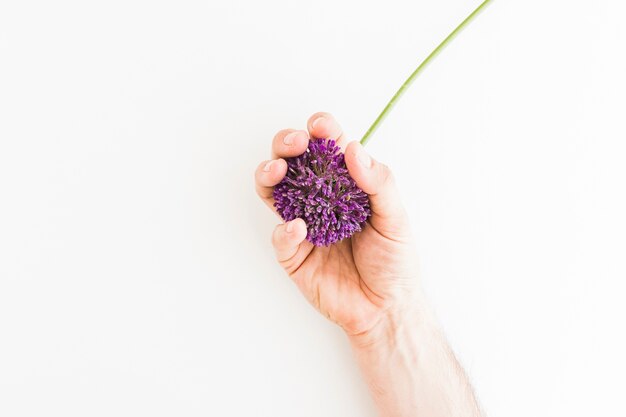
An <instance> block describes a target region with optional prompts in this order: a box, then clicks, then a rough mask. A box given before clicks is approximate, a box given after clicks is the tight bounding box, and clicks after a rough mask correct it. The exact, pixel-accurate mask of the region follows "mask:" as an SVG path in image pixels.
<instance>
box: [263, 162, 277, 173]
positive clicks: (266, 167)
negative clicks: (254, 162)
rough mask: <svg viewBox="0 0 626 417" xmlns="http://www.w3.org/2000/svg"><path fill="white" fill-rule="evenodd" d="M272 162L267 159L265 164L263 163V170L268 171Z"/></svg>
mask: <svg viewBox="0 0 626 417" xmlns="http://www.w3.org/2000/svg"><path fill="white" fill-rule="evenodd" d="M273 163H274V161H269V162H268V163H267V164H265V166H264V167H263V171H265V172H270V167H271V166H272V164H273Z"/></svg>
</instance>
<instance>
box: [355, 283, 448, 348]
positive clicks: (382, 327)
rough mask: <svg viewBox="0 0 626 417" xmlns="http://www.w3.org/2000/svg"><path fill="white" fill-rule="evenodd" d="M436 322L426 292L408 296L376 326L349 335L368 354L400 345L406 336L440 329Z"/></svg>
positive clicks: (391, 309) (387, 312)
mask: <svg viewBox="0 0 626 417" xmlns="http://www.w3.org/2000/svg"><path fill="white" fill-rule="evenodd" d="M436 327H437V326H436V323H435V320H434V317H433V314H432V311H431V309H430V306H429V304H428V303H427V301H426V299H425V297H424V295H423V293H421V292H419V294H416V295H413V296H411V297H407V298H406V299H405V300H402V301H398V302H396V303H394V304H393V305H392V306H390V307H389V308H387V309H385V310H384V311H382V312H381V314H380V317H379V319H378V321H377V322H376V323H374V325H373V326H372V327H371V328H369V329H367V330H365V331H362V332H360V333H357V334H348V339H349V340H350V343H351V345H352V347H353V348H354V349H356V350H361V351H368V350H377V349H381V348H385V347H391V346H396V345H397V344H398V342H399V340H400V339H402V338H403V337H404V336H406V335H409V334H410V335H415V334H419V333H422V332H421V331H424V330H425V331H428V330H429V329H432V330H434V329H436Z"/></svg>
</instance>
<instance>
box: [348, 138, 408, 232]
mask: <svg viewBox="0 0 626 417" xmlns="http://www.w3.org/2000/svg"><path fill="white" fill-rule="evenodd" d="M345 161H346V165H347V167H348V171H349V172H350V176H351V177H352V178H353V179H354V181H355V182H356V185H357V186H358V187H359V188H360V189H362V190H363V191H365V193H367V194H368V195H369V199H370V206H371V209H372V217H371V219H370V224H371V225H372V226H373V227H374V229H376V230H377V231H378V232H379V233H380V234H382V235H383V236H385V237H388V238H391V239H401V238H404V237H408V235H409V234H410V227H409V224H408V219H407V215H406V211H405V210H404V207H403V205H402V201H401V199H400V194H399V192H398V189H397V187H396V183H395V180H394V176H393V173H392V172H391V170H390V169H389V167H388V166H387V165H385V164H382V163H380V162H378V161H376V160H375V159H374V158H372V157H371V156H369V155H368V154H367V152H365V149H363V146H362V145H361V144H360V143H359V142H356V141H354V142H350V143H349V144H348V146H347V147H346V152H345Z"/></svg>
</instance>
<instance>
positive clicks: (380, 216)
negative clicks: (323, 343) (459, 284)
mask: <svg viewBox="0 0 626 417" xmlns="http://www.w3.org/2000/svg"><path fill="white" fill-rule="evenodd" d="M316 138H329V139H335V140H336V141H337V143H338V145H339V146H340V147H341V148H342V150H343V151H344V153H345V161H346V165H347V167H348V171H349V172H350V175H351V176H352V178H353V179H354V180H355V182H356V183H357V185H358V186H359V187H360V188H361V189H362V190H363V191H365V192H366V193H367V194H368V195H369V199H370V205H371V210H372V216H371V217H370V219H369V220H368V222H367V224H366V225H365V228H364V229H363V231H362V232H360V233H356V234H355V235H353V236H352V238H351V239H346V240H343V241H341V242H338V243H336V244H334V245H331V246H330V247H315V246H314V245H313V244H311V243H310V242H308V241H307V240H305V237H306V225H305V223H304V221H303V220H302V219H295V220H293V221H291V222H288V223H283V224H279V225H278V226H276V228H275V230H274V232H273V235H272V244H273V246H274V249H275V252H276V259H277V260H278V262H279V263H280V265H281V266H282V267H283V268H284V269H285V271H286V272H287V274H289V276H290V277H291V279H292V280H293V282H294V283H295V284H296V285H297V286H298V288H299V289H300V291H301V292H302V294H303V295H304V297H305V298H306V299H307V300H308V301H309V302H310V303H311V304H312V305H313V306H314V307H315V308H316V309H317V310H318V311H319V312H320V313H322V314H323V315H324V316H326V317H327V318H328V319H330V320H332V321H333V322H335V323H337V324H338V325H339V326H341V327H342V328H343V329H344V331H345V332H346V335H347V336H348V339H349V341H350V344H351V346H352V348H353V352H354V355H355V358H356V360H357V363H358V364H359V366H360V368H361V371H362V374H363V376H364V378H365V380H366V382H367V384H368V386H369V388H370V392H371V393H372V397H373V399H374V402H375V404H376V406H377V408H378V410H379V412H380V415H381V416H384V417H391V416H393V417H399V416H420V417H421V416H423V417H431V416H432V417H435V416H436V417H439V416H480V415H481V414H480V410H479V407H478V405H477V402H476V399H475V396H474V394H473V392H472V389H471V386H470V384H469V382H468V379H467V377H466V375H465V374H464V372H463V369H462V368H461V366H460V365H459V364H458V362H457V360H456V359H455V357H454V354H453V353H452V351H451V350H450V348H449V347H448V344H447V342H446V340H445V338H444V337H443V335H442V333H441V331H440V329H439V325H438V324H437V322H436V320H435V319H434V317H433V314H432V311H431V308H430V307H429V305H428V303H427V301H426V299H425V297H424V295H423V292H422V290H421V287H420V283H419V279H418V276H419V274H418V266H417V263H416V260H415V259H416V254H415V249H414V245H413V239H412V236H411V228H410V225H409V221H408V217H407V213H406V211H405V209H404V208H403V205H402V202H401V201H400V197H399V194H398V190H397V188H396V185H395V181H394V177H393V174H392V172H391V170H390V169H389V167H387V166H386V165H384V164H382V163H380V162H378V161H376V160H374V159H373V158H372V157H370V156H369V155H368V154H367V153H366V152H365V150H364V149H363V147H362V146H361V145H360V144H359V143H358V142H356V141H353V142H348V140H347V138H346V137H345V135H344V133H343V131H342V129H341V126H340V125H339V123H337V121H336V120H335V118H334V117H333V116H332V115H330V114H329V113H325V112H318V113H315V114H313V115H312V116H311V117H310V118H309V120H308V122H307V129H306V130H295V129H284V130H281V131H279V132H278V133H277V134H276V135H275V136H274V139H273V141H272V159H270V160H267V161H263V162H261V163H260V164H259V166H258V167H257V169H256V172H255V186H256V191H257V194H258V195H259V197H261V199H262V200H263V201H264V202H265V203H266V204H267V205H268V206H269V207H270V208H271V209H272V210H274V211H275V209H274V207H273V203H274V200H273V198H272V192H273V187H274V186H275V185H276V184H278V183H279V182H280V181H281V180H282V178H283V177H284V176H285V174H286V172H287V163H286V162H285V160H284V159H283V158H286V157H292V156H297V155H300V154H302V153H303V152H304V151H305V150H306V148H307V146H308V143H309V140H315V139H316Z"/></svg>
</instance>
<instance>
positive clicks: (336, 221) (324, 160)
mask: <svg viewBox="0 0 626 417" xmlns="http://www.w3.org/2000/svg"><path fill="white" fill-rule="evenodd" d="M286 161H287V175H286V176H285V178H283V180H282V181H281V182H280V183H279V184H278V185H276V187H274V200H275V202H274V206H275V207H276V209H277V210H278V213H279V214H280V215H281V216H282V218H283V219H284V220H285V221H291V220H293V219H296V218H301V219H304V221H305V223H306V226H307V236H306V238H307V240H308V241H309V242H311V243H313V244H314V245H315V246H328V245H332V244H333V243H335V242H338V241H340V240H342V239H346V238H349V237H350V236H352V235H353V234H354V233H356V232H360V231H361V229H362V228H363V225H364V224H365V221H366V220H367V218H368V217H369V216H370V215H371V211H370V205H369V199H368V197H367V194H365V192H363V190H361V189H360V188H359V187H357V185H356V183H355V182H354V180H353V179H352V177H350V174H348V168H347V167H346V162H345V160H344V155H343V153H341V152H340V149H339V147H338V146H337V145H336V144H335V141H334V140H327V139H313V140H311V141H309V147H308V149H307V150H306V152H304V153H303V154H302V155H300V156H297V157H294V158H286Z"/></svg>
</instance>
